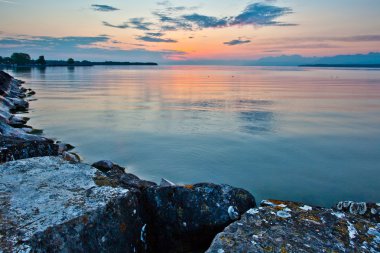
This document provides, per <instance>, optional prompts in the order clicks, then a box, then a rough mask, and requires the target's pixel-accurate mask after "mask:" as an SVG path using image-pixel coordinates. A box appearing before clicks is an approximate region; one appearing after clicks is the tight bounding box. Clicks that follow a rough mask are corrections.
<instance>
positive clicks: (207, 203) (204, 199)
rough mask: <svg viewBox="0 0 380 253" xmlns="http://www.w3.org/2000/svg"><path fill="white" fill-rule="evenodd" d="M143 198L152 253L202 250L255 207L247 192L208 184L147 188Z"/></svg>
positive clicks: (253, 200)
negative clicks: (226, 227) (153, 252)
mask: <svg viewBox="0 0 380 253" xmlns="http://www.w3.org/2000/svg"><path fill="white" fill-rule="evenodd" d="M144 197H145V200H144V205H145V209H146V211H147V212H148V217H149V223H148V226H147V228H146V233H147V238H148V241H149V247H150V248H151V249H154V250H155V252H196V251H199V252H201V251H204V250H206V249H207V247H208V246H209V244H210V242H211V240H212V238H213V237H214V236H215V235H216V234H217V233H218V232H220V231H222V230H223V228H224V227H225V226H227V225H228V224H230V223H231V222H233V221H235V220H236V219H238V218H239V217H240V215H241V214H243V213H244V212H245V211H247V210H248V209H250V208H253V207H255V206H256V204H255V199H254V197H253V196H252V195H251V194H250V193H249V192H247V191H246V190H243V189H238V188H234V187H231V186H229V185H215V184H211V183H200V184H194V185H185V186H155V187H149V188H146V189H145V191H144Z"/></svg>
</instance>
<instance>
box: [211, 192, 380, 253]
mask: <svg viewBox="0 0 380 253" xmlns="http://www.w3.org/2000/svg"><path fill="white" fill-rule="evenodd" d="M207 252H208V253H214V252H215V253H227V252H228V253H229V252H380V224H379V223H376V222H372V221H370V220H369V219H365V218H363V217H362V216H360V215H353V214H348V213H342V212H338V211H334V210H333V209H328V208H320V207H311V206H307V205H304V204H301V203H295V202H287V201H275V200H272V201H263V202H262V205H261V207H259V208H253V209H250V210H248V211H247V212H246V213H245V214H244V215H243V216H242V218H241V219H240V220H238V221H236V222H234V223H233V224H231V225H230V226H228V227H227V228H226V229H225V230H224V231H223V232H222V233H219V234H218V235H217V236H216V238H215V239H214V241H213V243H212V245H211V247H210V248H209V249H208V250H207Z"/></svg>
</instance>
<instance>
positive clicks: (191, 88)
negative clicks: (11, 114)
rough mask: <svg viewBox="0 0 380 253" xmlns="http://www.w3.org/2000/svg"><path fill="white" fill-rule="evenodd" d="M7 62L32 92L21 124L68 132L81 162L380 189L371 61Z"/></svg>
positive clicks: (298, 194) (264, 189) (379, 95)
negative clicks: (346, 66) (324, 65)
mask: <svg viewBox="0 0 380 253" xmlns="http://www.w3.org/2000/svg"><path fill="white" fill-rule="evenodd" d="M13 74H14V75H16V77H18V78H20V79H25V80H26V81H27V84H26V85H28V87H30V88H32V89H34V90H36V92H37V95H36V97H38V98H39V100H38V101H35V102H33V103H31V107H32V108H31V114H33V115H31V118H32V119H31V122H30V124H31V125H33V126H34V127H36V128H43V129H44V130H45V131H44V132H45V134H46V135H47V136H54V137H58V138H59V139H60V140H63V141H65V142H68V143H71V144H73V145H74V146H76V147H77V151H78V152H79V153H80V154H81V155H82V156H83V157H84V158H85V159H86V161H87V162H95V161H97V160H100V159H110V160H113V161H115V162H117V163H120V164H123V165H126V166H127V167H128V169H129V170H130V171H131V172H133V173H136V174H137V175H139V176H141V177H143V178H146V179H150V180H154V181H159V179H160V178H161V177H166V178H168V179H170V180H172V181H176V182H180V183H194V182H200V181H212V182H216V183H228V184H231V185H235V186H239V187H243V188H246V189H248V190H250V191H251V192H252V193H254V195H255V197H257V199H258V200H260V199H261V198H275V199H292V200H298V201H305V202H308V203H311V204H319V205H332V204H333V203H334V202H335V201H339V200H342V199H352V200H357V201H379V199H380V184H378V178H379V177H380V170H379V164H380V155H379V150H380V129H379V127H378V126H379V125H380V85H379V84H380V71H367V70H355V71H347V70H333V69H323V70H318V69H313V70H308V71H302V69H298V68H297V69H293V68H281V69H278V68H274V69H272V68H265V69H260V68H254V67H209V66H208V67H186V66H171V67H165V66H161V67H93V68H84V67H77V68H75V70H74V69H68V68H47V69H46V72H45V73H44V77H45V79H43V78H41V72H40V71H39V70H35V71H34V70H32V73H30V72H29V73H15V72H14V73H13ZM28 75H29V76H28ZM30 75H31V76H30ZM232 76H234V77H233V78H232ZM331 76H339V79H336V78H334V79H331ZM352 182H355V184H353V183H352ZM347 186H349V187H347Z"/></svg>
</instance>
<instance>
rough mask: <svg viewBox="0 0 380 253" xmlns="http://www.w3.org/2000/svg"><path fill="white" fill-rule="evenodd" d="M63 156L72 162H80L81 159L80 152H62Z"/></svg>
mask: <svg viewBox="0 0 380 253" xmlns="http://www.w3.org/2000/svg"><path fill="white" fill-rule="evenodd" d="M62 158H63V159H64V160H65V161H68V162H70V163H79V162H80V161H81V159H80V156H79V155H78V154H76V153H72V152H67V151H64V152H62Z"/></svg>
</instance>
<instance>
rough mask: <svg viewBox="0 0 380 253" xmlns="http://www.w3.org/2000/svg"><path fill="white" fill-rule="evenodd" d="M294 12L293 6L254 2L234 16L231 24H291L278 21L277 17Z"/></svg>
mask: <svg viewBox="0 0 380 253" xmlns="http://www.w3.org/2000/svg"><path fill="white" fill-rule="evenodd" d="M291 13H293V11H292V9H291V8H287V7H278V6H274V5H269V4H266V3H254V4H250V5H248V6H247V7H246V8H245V10H244V11H243V12H242V13H240V14H239V15H238V16H236V17H234V18H233V20H232V22H231V25H256V26H271V25H277V26H290V25H295V24H288V23H282V22H279V21H276V19H277V18H279V17H281V16H284V15H288V14H291Z"/></svg>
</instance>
